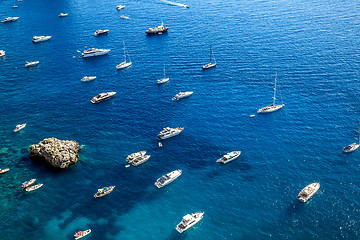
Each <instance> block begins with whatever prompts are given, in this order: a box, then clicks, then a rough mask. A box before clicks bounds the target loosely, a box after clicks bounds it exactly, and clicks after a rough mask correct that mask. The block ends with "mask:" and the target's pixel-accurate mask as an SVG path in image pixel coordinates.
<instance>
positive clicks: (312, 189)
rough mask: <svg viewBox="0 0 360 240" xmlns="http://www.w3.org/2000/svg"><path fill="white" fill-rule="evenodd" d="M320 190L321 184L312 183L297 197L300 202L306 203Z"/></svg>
mask: <svg viewBox="0 0 360 240" xmlns="http://www.w3.org/2000/svg"><path fill="white" fill-rule="evenodd" d="M319 188H320V183H311V184H309V185H307V186H306V187H305V188H304V189H303V190H301V192H300V193H299V195H298V196H297V199H298V200H299V201H300V202H306V201H307V200H309V199H310V198H311V197H312V196H313V195H314V194H315V193H316V192H317V191H318V190H319Z"/></svg>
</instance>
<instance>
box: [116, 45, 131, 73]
mask: <svg viewBox="0 0 360 240" xmlns="http://www.w3.org/2000/svg"><path fill="white" fill-rule="evenodd" d="M123 44H124V61H123V62H122V63H120V64H119V65H117V66H116V69H118V70H119V69H124V68H127V67H130V66H131V64H132V63H131V59H130V55H129V52H128V51H127V50H126V48H125V42H124V41H123ZM126 55H127V56H128V58H129V61H128V62H126Z"/></svg>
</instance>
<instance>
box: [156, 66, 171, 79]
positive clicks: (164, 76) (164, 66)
mask: <svg viewBox="0 0 360 240" xmlns="http://www.w3.org/2000/svg"><path fill="white" fill-rule="evenodd" d="M168 81H169V78H167V77H166V76H165V64H164V77H163V78H162V79H158V80H157V83H158V84H163V83H167V82H168Z"/></svg>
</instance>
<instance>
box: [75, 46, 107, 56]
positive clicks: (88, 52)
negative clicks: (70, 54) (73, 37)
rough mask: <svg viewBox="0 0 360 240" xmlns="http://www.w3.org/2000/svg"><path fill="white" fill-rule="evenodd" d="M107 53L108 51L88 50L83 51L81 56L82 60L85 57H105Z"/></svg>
mask: <svg viewBox="0 0 360 240" xmlns="http://www.w3.org/2000/svg"><path fill="white" fill-rule="evenodd" d="M108 52H110V49H97V48H90V49H88V50H85V51H84V52H83V53H82V54H81V55H82V57H83V58H86V57H95V56H101V55H105V54H107V53H108Z"/></svg>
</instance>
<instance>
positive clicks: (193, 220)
mask: <svg viewBox="0 0 360 240" xmlns="http://www.w3.org/2000/svg"><path fill="white" fill-rule="evenodd" d="M203 216H204V212H196V213H192V214H186V215H185V216H184V217H183V219H182V221H181V222H180V223H179V224H178V225H177V226H176V231H178V232H179V233H183V232H185V231H186V230H188V229H189V228H191V227H192V226H194V225H195V224H197V223H198V222H199V221H200V220H201V219H202V218H203Z"/></svg>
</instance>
